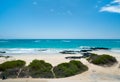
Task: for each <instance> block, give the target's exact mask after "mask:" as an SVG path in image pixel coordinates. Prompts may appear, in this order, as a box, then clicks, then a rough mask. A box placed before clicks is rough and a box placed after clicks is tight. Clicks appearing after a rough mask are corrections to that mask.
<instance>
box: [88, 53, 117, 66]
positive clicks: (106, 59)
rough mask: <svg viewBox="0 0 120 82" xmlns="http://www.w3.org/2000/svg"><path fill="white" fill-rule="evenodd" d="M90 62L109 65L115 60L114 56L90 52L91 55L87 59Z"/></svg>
mask: <svg viewBox="0 0 120 82" xmlns="http://www.w3.org/2000/svg"><path fill="white" fill-rule="evenodd" d="M87 60H88V61H89V62H90V63H93V64H96V65H102V66H111V65H113V64H114V63H116V62H117V60H116V58H115V57H113V56H110V55H107V54H103V55H97V54H91V56H90V57H89V58H88V59H87Z"/></svg>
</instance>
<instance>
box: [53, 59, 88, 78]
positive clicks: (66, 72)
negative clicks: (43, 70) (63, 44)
mask: <svg viewBox="0 0 120 82" xmlns="http://www.w3.org/2000/svg"><path fill="white" fill-rule="evenodd" d="M87 70H88V67H87V66H85V65H84V64H82V63H81V62H80V61H76V60H72V61H70V62H69V63H61V64H59V65H58V66H56V67H55V68H54V69H53V71H54V73H55V75H56V77H57V78H61V77H68V76H72V75H76V74H79V73H82V72H84V71H87Z"/></svg>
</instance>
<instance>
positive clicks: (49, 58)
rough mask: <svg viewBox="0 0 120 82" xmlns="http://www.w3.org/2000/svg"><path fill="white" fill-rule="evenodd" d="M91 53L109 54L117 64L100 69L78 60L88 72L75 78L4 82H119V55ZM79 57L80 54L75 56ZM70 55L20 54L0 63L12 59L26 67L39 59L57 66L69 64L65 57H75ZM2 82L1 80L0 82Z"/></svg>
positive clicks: (109, 52) (6, 81)
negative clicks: (23, 63)
mask: <svg viewBox="0 0 120 82" xmlns="http://www.w3.org/2000/svg"><path fill="white" fill-rule="evenodd" d="M93 53H97V54H109V55H112V56H114V57H116V59H117V61H118V63H117V64H115V65H114V66H112V67H102V66H97V65H93V64H91V63H89V62H87V61H86V59H84V58H82V59H78V60H80V61H81V62H82V63H84V64H85V65H87V66H88V67H89V70H88V71H86V72H84V73H82V74H78V75H75V76H71V77H67V78H60V79H42V78H41V79H40V78H39V79H32V78H24V79H7V80H4V81H5V82H56V81H59V82H61V81H62V82H80V81H81V82H120V68H118V67H119V65H120V53H115V52H111V51H105V50H101V51H100V50H99V51H93ZM75 55H81V54H75ZM75 55H71V54H64V55H63V54H58V53H57V54H51V53H49V54H48V53H40V54H29V55H25V54H21V55H14V56H13V58H11V59H2V58H1V59H0V63H1V62H3V61H6V60H14V59H21V60H24V61H26V63H27V64H26V65H28V64H29V63H30V62H31V61H32V60H34V59H39V60H45V61H46V62H49V63H51V64H52V65H53V66H56V65H58V64H59V63H63V62H69V61H70V60H69V59H65V57H67V56H75ZM0 82H2V80H0Z"/></svg>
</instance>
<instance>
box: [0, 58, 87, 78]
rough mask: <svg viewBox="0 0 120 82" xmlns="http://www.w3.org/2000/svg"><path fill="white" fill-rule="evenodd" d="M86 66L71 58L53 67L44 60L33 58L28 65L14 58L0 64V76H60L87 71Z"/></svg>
mask: <svg viewBox="0 0 120 82" xmlns="http://www.w3.org/2000/svg"><path fill="white" fill-rule="evenodd" d="M87 70H88V67H87V66H85V65H84V64H82V63H81V62H80V61H76V60H72V61H70V62H68V63H61V64H59V65H58V66H56V67H53V66H52V65H51V64H50V63H47V62H45V61H44V60H33V61H32V62H31V63H30V64H29V65H28V66H25V61H22V60H14V61H7V62H4V63H2V64H0V72H1V73H0V78H2V77H3V76H5V77H7V78H28V77H32V78H61V77H68V76H72V75H76V74H79V73H82V72H84V71H87Z"/></svg>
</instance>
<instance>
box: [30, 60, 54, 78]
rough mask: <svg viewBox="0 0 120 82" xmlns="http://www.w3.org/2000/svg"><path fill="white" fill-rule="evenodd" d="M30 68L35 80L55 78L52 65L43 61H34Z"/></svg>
mask: <svg viewBox="0 0 120 82" xmlns="http://www.w3.org/2000/svg"><path fill="white" fill-rule="evenodd" d="M28 67H29V71H30V76H32V77H33V78H39V77H41V78H53V74H52V71H51V69H52V65H51V64H49V63H46V62H45V61H43V60H33V61H32V62H31V63H30V65H29V66H28Z"/></svg>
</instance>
